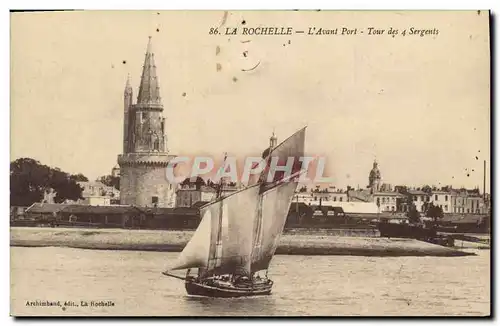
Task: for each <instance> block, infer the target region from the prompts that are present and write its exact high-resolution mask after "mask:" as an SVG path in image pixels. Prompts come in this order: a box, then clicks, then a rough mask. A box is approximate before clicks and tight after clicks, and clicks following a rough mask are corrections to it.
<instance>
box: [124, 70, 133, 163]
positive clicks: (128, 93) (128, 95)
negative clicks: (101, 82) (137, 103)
mask: <svg viewBox="0 0 500 326" xmlns="http://www.w3.org/2000/svg"><path fill="white" fill-rule="evenodd" d="M132 98H133V90H132V86H130V75H128V76H127V83H126V84H125V90H124V92H123V153H128V152H129V136H130V135H129V133H130V131H129V128H128V126H129V122H130V121H129V119H130V118H129V112H130V109H131V107H132Z"/></svg>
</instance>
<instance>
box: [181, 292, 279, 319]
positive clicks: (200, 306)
mask: <svg viewBox="0 0 500 326" xmlns="http://www.w3.org/2000/svg"><path fill="white" fill-rule="evenodd" d="M183 305H184V308H185V310H186V311H187V312H188V313H187V315H188V316H190V315H191V316H199V315H211V316H221V315H223V316H224V315H242V312H243V313H245V314H247V315H251V316H269V315H274V314H275V313H276V302H275V298H274V297H273V296H272V295H266V296H255V297H247V298H245V297H242V298H206V297H199V296H189V295H186V296H185V297H184V300H183Z"/></svg>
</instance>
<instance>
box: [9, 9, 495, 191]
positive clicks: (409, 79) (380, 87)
mask: <svg viewBox="0 0 500 326" xmlns="http://www.w3.org/2000/svg"><path fill="white" fill-rule="evenodd" d="M243 23H244V24H243ZM488 23H489V22H488V15H487V12H480V13H478V12H476V11H456V12H445V11H436V12H430V11H428V12H426V11H420V12H384V11H377V12H367V11H358V12H350V11H320V12H316V11H307V12H305V11H266V12H264V11H262V12H259V11H239V12H236V11H235V12H233V11H230V12H228V13H225V12H223V11H205V12H203V11H192V12H186V11H178V12H175V11H85V12H84V11H81V12H37V13H12V14H11V111H10V112H11V160H14V159H16V158H19V157H31V158H35V159H37V160H39V161H40V162H41V163H43V164H47V165H50V166H56V167H59V168H61V169H62V170H64V171H67V172H70V173H83V174H84V175H86V176H87V177H89V178H90V179H95V178H97V177H98V176H101V175H105V174H109V173H110V172H111V168H112V167H113V166H114V165H116V163H117V155H118V154H120V153H121V151H122V139H123V90H124V86H125V82H126V79H127V75H128V74H130V78H131V83H132V87H133V88H134V97H136V96H137V91H138V89H137V88H138V85H139V81H140V75H141V71H142V64H143V60H144V54H145V50H146V45H147V42H148V36H152V48H153V52H154V53H155V60H156V66H157V73H158V78H159V83H160V88H161V89H160V92H161V95H162V99H163V105H164V116H165V117H166V119H167V120H166V132H167V137H168V143H167V146H168V148H169V151H170V153H171V154H175V155H189V156H194V155H211V156H214V157H223V155H224V152H228V155H234V156H237V157H244V156H248V155H250V156H254V155H258V154H260V153H261V152H262V150H263V149H264V148H266V146H268V143H269V137H270V135H271V133H272V132H273V130H274V131H275V133H276V135H277V137H278V142H280V141H282V140H284V139H285V138H287V137H288V136H289V135H291V134H292V133H293V132H295V131H296V130H298V129H300V128H302V127H303V126H305V125H307V134H306V152H307V154H309V155H311V156H313V155H314V156H316V155H322V156H324V157H325V158H326V162H327V168H326V171H325V175H327V176H329V177H331V178H332V179H333V180H335V181H334V182H333V185H335V186H337V187H338V188H345V187H346V186H347V185H351V186H354V187H356V186H358V185H359V186H360V187H365V186H366V185H367V184H368V174H369V171H370V169H371V167H372V163H373V161H374V160H375V159H376V160H377V162H378V163H379V168H380V171H381V174H382V179H383V182H386V183H390V184H392V185H398V184H407V185H416V186H418V185H424V184H429V185H436V186H441V185H454V186H456V187H462V186H464V187H468V188H473V187H476V186H479V187H480V189H482V186H483V185H482V183H483V160H487V170H488V171H489V166H490V162H489V161H490V159H489V158H490V52H489V25H488ZM221 25H223V26H221ZM219 26H221V28H220V30H221V31H223V30H224V28H225V27H238V28H239V33H238V35H209V30H210V28H213V27H219ZM264 26H269V27H282V26H284V27H292V28H293V29H294V30H305V31H306V33H307V30H308V28H309V27H316V28H319V27H323V28H326V29H334V28H339V29H341V28H342V27H346V28H349V29H355V28H357V29H358V31H357V34H356V35H312V36H309V35H305V34H293V35H283V36H277V35H260V36H259V35H253V36H249V35H241V29H242V28H243V27H247V28H248V27H264ZM369 27H375V28H379V29H385V30H386V31H385V34H383V35H371V36H370V35H367V29H368V28H369ZM391 27H392V28H393V29H398V30H399V31H400V32H399V33H401V31H402V30H403V29H407V30H409V28H411V27H413V28H417V29H434V28H435V29H437V30H438V31H439V34H438V35H425V36H424V37H421V36H419V35H409V34H408V35H406V36H401V35H397V36H395V37H392V36H389V35H387V30H388V29H389V28H391ZM361 30H364V31H365V32H364V33H363V34H361V33H360V31H361ZM255 66H257V67H256V68H255V69H252V68H253V67H255ZM217 67H219V68H217ZM247 70H249V71H247ZM489 177H490V176H489V172H488V173H487V179H488V180H489ZM489 189H490V186H489V182H487V184H486V190H487V191H489Z"/></svg>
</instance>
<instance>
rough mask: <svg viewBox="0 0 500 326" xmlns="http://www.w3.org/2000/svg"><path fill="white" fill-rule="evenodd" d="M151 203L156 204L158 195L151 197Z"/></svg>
mask: <svg viewBox="0 0 500 326" xmlns="http://www.w3.org/2000/svg"><path fill="white" fill-rule="evenodd" d="M151 203H152V204H153V205H155V206H156V205H157V204H158V196H153V197H151Z"/></svg>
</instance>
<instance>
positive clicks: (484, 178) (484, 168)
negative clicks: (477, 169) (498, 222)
mask: <svg viewBox="0 0 500 326" xmlns="http://www.w3.org/2000/svg"><path fill="white" fill-rule="evenodd" d="M483 202H485V204H486V160H484V164H483Z"/></svg>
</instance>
